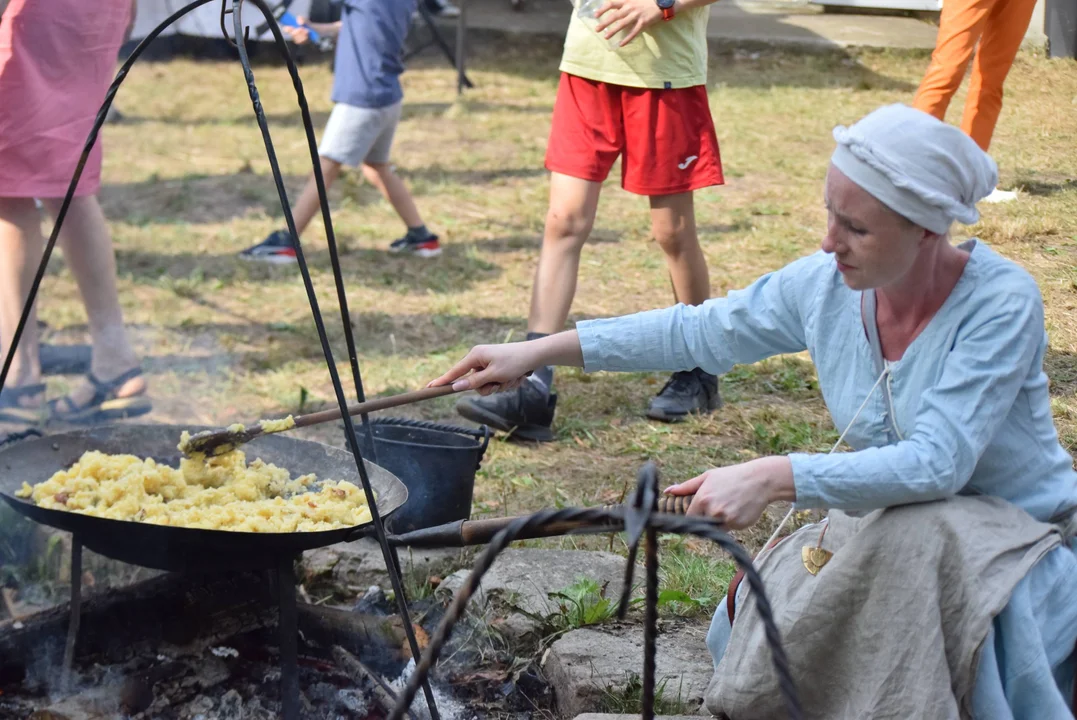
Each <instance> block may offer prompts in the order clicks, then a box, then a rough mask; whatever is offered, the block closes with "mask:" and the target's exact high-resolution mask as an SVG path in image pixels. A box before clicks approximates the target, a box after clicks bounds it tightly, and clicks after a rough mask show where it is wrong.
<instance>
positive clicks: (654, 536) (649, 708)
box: [641, 526, 658, 720]
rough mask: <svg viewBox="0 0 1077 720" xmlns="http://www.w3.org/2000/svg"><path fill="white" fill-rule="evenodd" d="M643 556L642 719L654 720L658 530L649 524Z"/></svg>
mask: <svg viewBox="0 0 1077 720" xmlns="http://www.w3.org/2000/svg"><path fill="white" fill-rule="evenodd" d="M644 537H645V539H644V546H643V556H644V562H645V564H646V572H647V588H646V591H645V593H646V602H645V604H644V608H643V692H642V698H641V702H642V704H643V717H642V720H654V715H655V713H654V693H655V687H654V683H655V652H656V650H657V648H656V646H655V643H656V639H657V637H658V532H657V531H655V529H654V528H653V527H650V526H648V527H647V532H646V535H645V536H644Z"/></svg>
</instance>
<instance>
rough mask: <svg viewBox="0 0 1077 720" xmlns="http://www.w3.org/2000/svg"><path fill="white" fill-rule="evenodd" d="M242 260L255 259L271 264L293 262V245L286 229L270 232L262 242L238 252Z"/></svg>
mask: <svg viewBox="0 0 1077 720" xmlns="http://www.w3.org/2000/svg"><path fill="white" fill-rule="evenodd" d="M239 256H240V257H241V258H243V259H244V260H257V261H259V262H265V263H272V264H273V265H287V264H289V263H294V262H295V261H296V260H295V247H294V246H293V245H292V238H291V236H290V235H289V234H288V231H287V230H277V231H275V232H271V233H270V234H269V237H267V238H266V239H265V240H263V241H262V242H260V243H258V244H257V245H252V246H251V247H249V248H247V249H246V250H244V251H243V252H241V253H240V254H239Z"/></svg>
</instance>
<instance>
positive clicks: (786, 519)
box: [755, 363, 901, 571]
mask: <svg viewBox="0 0 1077 720" xmlns="http://www.w3.org/2000/svg"><path fill="white" fill-rule="evenodd" d="M884 379H885V380H886V392H887V395H888V397H891V402H890V407H891V408H892V407H893V399H892V396H890V363H884V364H883V371H882V373H881V374H880V375H879V379H878V380H876V381H875V384H874V385H872V386H871V390H869V391H868V394H867V396H866V397H865V398H864V402H862V403H860V407H859V408H858V409H857V411H856V414H855V415H853V419H852V420H850V421H849V424H848V425H846V426H845V430H843V431H842V433H841V435H840V436H839V437H838V441H837V442H836V443H834V447H832V448H830V451H829V452H827V455H831V454H833V453H834V451H835V450H837V449H838V447H839V446H840V445H841V443H842V441H844V440H845V436H846V435H848V434H849V431H850V430H852V428H853V424H854V423H855V422H856V421H857V419H858V418H859V417H860V414H861V413H862V412H864V408H866V407H867V406H868V400H870V399H871V396H872V395H874V394H875V390H876V389H877V388H878V387H879V384H880V383H882V381H883V380H884ZM888 412H891V411H889V410H888ZM892 424H893V426H894V428H895V432H897V434H898V439H899V440H900V439H901V432H900V431H898V430H897V422H896V421H894V422H893V423H892ZM796 509H797V507H796V504H795V503H794V504H793V506H792V507H790V508H789V512H787V513H786V514H785V517H784V518H782V521H781V522H780V523H778V527H777V528H775V530H774V532H773V533H772V534H771V536H770V537H769V538H768V539H767V544H766V545H764V546H763V550H764V551H766V549H767V548H769V547H770V546H771V544H772V543H773V542H774V541H775V540H776V539H777V538H778V535H779V534H780V533H781V531H782V530H783V529H784V528H785V526H786V523H788V522H789V519H790V518H791V517H793V513H795V512H796ZM820 539H821V538H820ZM768 557H770V556H769V555H765V556H764V557H762V558H760V559H759V561H758V562H756V564H755V567H756V570H758V569H759V568H760V567H761V566H762V564H763V562H764V561H765V560H766V559H767V558H768ZM809 571H810V568H809Z"/></svg>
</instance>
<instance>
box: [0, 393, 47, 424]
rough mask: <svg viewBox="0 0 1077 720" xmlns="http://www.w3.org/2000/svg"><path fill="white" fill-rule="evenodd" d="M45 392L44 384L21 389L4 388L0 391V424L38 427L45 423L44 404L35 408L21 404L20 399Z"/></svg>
mask: <svg viewBox="0 0 1077 720" xmlns="http://www.w3.org/2000/svg"><path fill="white" fill-rule="evenodd" d="M44 392H45V383H34V384H33V385H23V386H21V387H6V388H4V389H3V390H0V422H5V423H19V424H20V425H31V426H33V425H40V424H42V423H43V422H44V421H45V417H46V413H45V403H41V404H39V405H37V406H27V405H23V404H22V402H21V401H22V399H23V398H25V397H32V396H34V395H41V394H43V393H44Z"/></svg>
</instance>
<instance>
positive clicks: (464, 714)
mask: <svg viewBox="0 0 1077 720" xmlns="http://www.w3.org/2000/svg"><path fill="white" fill-rule="evenodd" d="M413 672H415V659H414V658H412V659H411V660H409V661H408V664H407V665H406V666H404V669H403V671H401V673H400V677H398V678H397V679H396V680H394V681H393V682H391V683H390V685H391V687H392V688H393V692H394V693H396V695H397V696H400V695H402V694H403V693H404V686H405V685H407V684H408V679H409V678H410V677H411V674H412V673H413ZM430 689H431V690H432V691H433V693H434V702H435V703H437V706H438V713H439V714H440V715H441V717H442V718H443V719H444V720H469V719H470V718H471V717H472V716H470V715H469V714H468V711H467V708H466V707H465V706H464V705H463V704H462V703H461V702H460V701H459V700H457V699H456V698H454V697H453V696H452V695H450V694H449V693H448V692H447V691H446V690H444V689H443V688H441V687H440V686H438V685H437V684H434V683H431V684H430ZM411 711H412V712H413V713H415V715H416V716H417V717H419V718H420V719H421V720H429V718H430V706H429V705H427V704H426V695H425V694H424V693H422V692H420V693H419V694H418V695H416V696H415V700H414V701H413V702H412V703H411Z"/></svg>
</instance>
